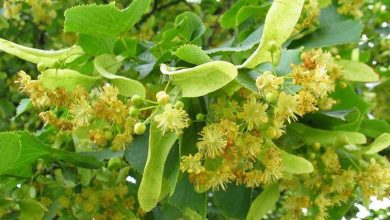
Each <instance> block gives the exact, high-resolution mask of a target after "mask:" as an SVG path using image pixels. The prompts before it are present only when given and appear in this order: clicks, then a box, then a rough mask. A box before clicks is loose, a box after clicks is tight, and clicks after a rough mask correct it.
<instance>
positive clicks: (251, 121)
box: [237, 98, 268, 130]
mask: <svg viewBox="0 0 390 220" xmlns="http://www.w3.org/2000/svg"><path fill="white" fill-rule="evenodd" d="M267 108H268V105H267V104H262V103H258V102H257V101H256V98H251V99H250V100H248V101H247V103H245V104H244V109H243V111H242V112H240V113H238V115H237V116H238V118H241V119H243V120H244V121H245V122H246V123H247V124H248V130H252V129H253V128H254V127H258V126H260V125H261V124H263V123H267V122H268V115H267V112H266V110H267Z"/></svg>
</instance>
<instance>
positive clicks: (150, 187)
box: [138, 121, 178, 211]
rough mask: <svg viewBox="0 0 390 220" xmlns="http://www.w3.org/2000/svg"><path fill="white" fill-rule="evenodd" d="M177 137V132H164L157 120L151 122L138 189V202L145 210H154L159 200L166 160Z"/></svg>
mask: <svg viewBox="0 0 390 220" xmlns="http://www.w3.org/2000/svg"><path fill="white" fill-rule="evenodd" d="M177 137H178V136H177V135H176V133H175V132H168V133H166V134H162V132H161V130H160V129H159V128H158V127H157V123H156V122H154V121H152V122H151V123H150V137H149V151H148V158H147V160H146V165H145V169H144V173H143V176H142V180H141V184H140V186H139V189H138V202H139V204H140V206H141V208H142V209H143V210H145V211H150V210H152V209H153V208H154V207H155V206H156V205H157V203H158V201H159V198H160V194H161V190H162V188H161V187H162V180H163V172H164V165H165V161H166V160H167V157H168V154H169V151H170V150H171V148H172V146H173V144H174V143H175V142H176V140H177Z"/></svg>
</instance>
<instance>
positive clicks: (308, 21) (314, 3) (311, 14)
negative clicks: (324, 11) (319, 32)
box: [293, 0, 320, 35]
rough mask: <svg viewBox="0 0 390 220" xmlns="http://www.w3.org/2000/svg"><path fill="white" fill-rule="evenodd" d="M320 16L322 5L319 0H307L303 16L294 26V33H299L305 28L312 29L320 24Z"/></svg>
mask: <svg viewBox="0 0 390 220" xmlns="http://www.w3.org/2000/svg"><path fill="white" fill-rule="evenodd" d="M319 16H320V6H319V4H318V0H305V4H304V5H303V9H302V13H301V17H300V18H299V21H298V23H297V25H296V26H295V27H294V31H293V35H295V34H298V33H299V32H301V31H304V30H305V29H310V28H313V27H315V26H316V25H318V23H319V20H318V17H319Z"/></svg>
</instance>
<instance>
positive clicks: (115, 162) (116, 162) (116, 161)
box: [107, 157, 122, 170]
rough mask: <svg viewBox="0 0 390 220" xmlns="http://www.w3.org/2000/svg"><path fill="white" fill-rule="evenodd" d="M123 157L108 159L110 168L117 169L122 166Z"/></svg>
mask: <svg viewBox="0 0 390 220" xmlns="http://www.w3.org/2000/svg"><path fill="white" fill-rule="evenodd" d="M121 164H122V159H121V158H119V157H113V158H111V159H110V160H109V161H108V165H107V167H108V169H109V170H116V169H119V168H121Z"/></svg>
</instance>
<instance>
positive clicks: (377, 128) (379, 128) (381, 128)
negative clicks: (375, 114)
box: [360, 119, 390, 138]
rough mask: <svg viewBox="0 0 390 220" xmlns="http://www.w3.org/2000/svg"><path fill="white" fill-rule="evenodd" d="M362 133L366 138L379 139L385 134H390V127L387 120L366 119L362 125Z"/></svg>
mask: <svg viewBox="0 0 390 220" xmlns="http://www.w3.org/2000/svg"><path fill="white" fill-rule="evenodd" d="M360 132H362V133H364V134H365V135H366V136H369V137H372V138H377V137H378V136H380V135H381V134H382V133H383V132H387V133H390V125H389V123H388V122H387V121H385V120H379V119H371V120H369V119H364V120H362V123H361V125H360Z"/></svg>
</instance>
